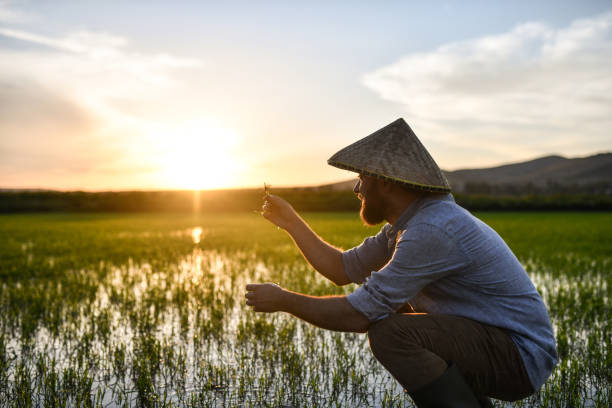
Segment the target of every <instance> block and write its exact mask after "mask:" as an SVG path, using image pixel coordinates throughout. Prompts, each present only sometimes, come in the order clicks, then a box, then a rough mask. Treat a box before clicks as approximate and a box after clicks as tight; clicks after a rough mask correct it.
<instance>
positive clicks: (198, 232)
mask: <svg viewBox="0 0 612 408" xmlns="http://www.w3.org/2000/svg"><path fill="white" fill-rule="evenodd" d="M201 238H202V228H201V227H195V228H194V229H192V230H191V239H193V243H194V244H199V243H200V239H201Z"/></svg>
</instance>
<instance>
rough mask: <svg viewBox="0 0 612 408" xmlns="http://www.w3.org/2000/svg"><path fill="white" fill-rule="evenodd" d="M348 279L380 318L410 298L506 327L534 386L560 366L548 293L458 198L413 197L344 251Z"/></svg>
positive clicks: (421, 308) (423, 306)
mask: <svg viewBox="0 0 612 408" xmlns="http://www.w3.org/2000/svg"><path fill="white" fill-rule="evenodd" d="M342 261H343V263H344V269H345V271H346V274H347V275H348V277H349V279H351V280H352V281H353V282H355V283H363V285H361V286H360V287H359V288H358V289H357V290H356V291H355V292H353V293H352V294H350V295H348V297H347V300H348V301H349V303H350V304H351V305H352V306H353V307H354V308H355V309H357V310H358V311H359V312H361V313H362V314H363V315H364V316H366V317H367V318H368V319H369V320H370V321H376V320H379V319H382V318H384V317H386V316H387V315H389V314H390V313H395V312H396V311H397V310H398V309H399V308H400V307H402V306H404V305H405V304H406V303H408V302H409V303H410V305H411V306H412V307H413V308H414V309H415V311H416V312H425V313H433V314H447V315H455V316H461V317H465V318H468V319H472V320H476V321H479V322H482V323H484V324H487V325H491V326H496V327H499V328H501V329H504V330H505V331H506V332H507V333H508V334H509V335H510V337H511V338H512V340H513V341H514V343H515V344H516V346H517V348H518V350H519V353H520V355H521V357H522V359H523V363H524V365H525V369H526V370H527V373H528V375H529V379H530V381H531V384H532V385H533V388H534V390H536V391H537V390H538V389H539V388H540V387H541V386H542V384H544V382H545V381H546V379H547V378H548V377H549V375H550V373H551V372H552V369H553V367H554V366H555V365H556V364H557V352H556V349H555V339H554V335H553V331H552V327H551V325H550V319H549V317H548V312H547V311H546V306H545V305H544V303H543V302H542V298H541V297H540V295H539V293H538V292H537V290H536V288H535V287H534V285H533V283H532V282H531V280H530V279H529V277H528V276H527V273H526V272H525V269H524V268H523V266H522V265H521V264H520V262H519V261H518V259H517V258H516V256H515V255H514V254H513V253H512V251H511V250H510V248H509V247H508V246H507V245H506V243H505V242H504V240H503V239H502V238H501V237H500V236H499V235H498V234H497V233H496V232H495V231H494V230H493V229H492V228H491V227H489V226H488V225H486V224H485V223H484V222H482V221H480V220H479V219H478V218H476V217H474V216H473V215H472V214H470V213H469V212H468V211H467V210H465V209H464V208H462V207H460V206H459V205H457V204H455V201H454V199H453V198H452V196H451V195H450V194H449V195H446V196H440V195H437V196H429V197H427V196H426V197H424V198H421V199H419V200H417V201H415V202H413V203H412V204H411V205H410V206H409V207H408V208H407V209H406V211H404V213H403V214H402V215H401V216H400V218H399V219H398V220H397V221H396V222H395V223H394V224H393V226H391V225H389V224H386V225H385V226H384V227H383V228H382V229H381V231H380V232H379V233H378V234H377V235H376V236H373V237H369V238H366V239H365V240H364V241H363V243H362V244H361V245H359V246H357V247H355V248H353V249H350V250H348V251H345V252H344V253H343V254H342Z"/></svg>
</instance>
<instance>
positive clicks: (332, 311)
mask: <svg viewBox="0 0 612 408" xmlns="http://www.w3.org/2000/svg"><path fill="white" fill-rule="evenodd" d="M280 310H281V311H284V312H287V313H291V314H292V315H294V316H295V317H298V318H300V319H302V320H305V321H306V322H308V323H311V324H313V325H315V326H318V327H321V328H323V329H328V330H335V331H343V332H360V333H364V332H366V331H367V330H368V327H369V326H370V322H369V320H368V319H367V318H366V317H365V316H364V315H362V314H361V313H360V312H358V311H357V310H356V309H355V308H353V306H351V304H350V303H349V302H348V300H346V297H345V296H327V297H316V296H308V295H303V294H301V293H296V292H291V291H288V290H284V291H283V294H282V296H281V300H280Z"/></svg>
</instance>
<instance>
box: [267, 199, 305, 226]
mask: <svg viewBox="0 0 612 408" xmlns="http://www.w3.org/2000/svg"><path fill="white" fill-rule="evenodd" d="M262 211H263V212H262V215H263V216H264V218H266V219H267V220H269V221H270V222H272V223H273V224H275V225H277V226H279V227H281V228H282V229H285V230H286V229H288V228H289V227H290V226H291V225H293V224H295V223H296V222H298V221H299V219H300V218H299V216H298V214H297V213H296V212H295V210H294V209H293V207H292V206H291V204H289V203H288V202H287V201H285V200H283V199H282V198H280V197H279V196H275V195H272V194H269V195H267V196H266V197H265V199H264V204H263V207H262Z"/></svg>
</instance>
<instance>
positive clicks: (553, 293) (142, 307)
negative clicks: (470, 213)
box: [0, 227, 609, 407]
mask: <svg viewBox="0 0 612 408" xmlns="http://www.w3.org/2000/svg"><path fill="white" fill-rule="evenodd" d="M172 234H181V238H186V237H188V236H191V238H192V240H193V242H194V244H198V243H199V242H200V241H201V239H202V234H203V232H202V228H201V227H196V228H191V229H188V230H180V231H177V232H172ZM565 261H566V265H568V266H567V267H571V268H580V270H581V271H582V274H581V276H580V277H576V275H572V274H570V273H561V274H560V273H559V271H558V268H557V267H553V266H551V265H549V264H547V263H543V262H541V261H540V260H538V259H527V260H526V261H525V262H524V263H523V265H525V267H526V269H527V270H528V272H529V275H530V276H531V278H532V280H533V282H534V284H535V286H536V287H537V289H538V291H539V292H540V293H541V295H542V298H543V299H544V301H545V302H546V303H547V305H549V307H551V310H552V311H553V313H552V314H551V321H552V325H553V328H554V332H555V334H556V335H557V338H558V339H560V340H559V341H560V343H559V350H560V351H561V352H565V353H566V356H570V357H571V358H570V357H566V359H567V360H566V361H567V364H566V366H565V367H566V368H565V369H566V370H569V371H571V370H575V371H578V370H584V367H582V365H581V364H582V359H580V358H579V357H575V356H574V354H572V353H583V354H581V356H584V355H588V356H590V357H589V358H590V360H591V361H599V360H601V361H605V353H606V346H605V344H606V343H607V340H606V338H604V336H605V333H607V332H608V326H609V315H608V313H606V310H609V294H608V293H607V290H608V281H609V278H608V276H607V275H606V271H607V270H608V268H609V262H608V261H601V262H598V263H594V262H591V261H590V260H588V262H587V261H585V260H584V259H583V258H576V259H574V258H572V257H568V258H567V259H566V260H565ZM49 262H52V261H51V259H49ZM153 265H154V264H153V263H151V264H149V263H146V262H143V263H136V262H134V261H132V260H131V259H130V260H129V261H128V262H126V263H125V264H121V265H112V264H110V263H109V262H108V261H104V262H100V263H99V266H98V268H99V270H98V271H96V270H95V269H96V268H94V270H79V271H75V272H74V278H75V279H76V281H78V282H91V292H89V293H88V296H87V297H83V298H79V299H72V300H69V301H67V302H64V303H61V302H60V303H58V304H60V305H62V306H61V308H54V307H51V306H53V302H51V304H50V305H47V303H45V307H47V306H49V308H48V309H46V310H47V311H46V312H45V313H49V315H50V316H54V317H55V318H54V319H50V320H49V321H50V322H52V323H53V322H57V326H54V325H52V324H51V325H50V324H48V323H47V324H46V325H40V326H38V327H36V328H35V329H34V330H33V331H32V332H31V333H30V334H29V337H28V338H22V337H20V336H19V335H16V336H14V337H12V338H9V339H8V341H7V342H6V343H5V346H4V350H5V352H6V353H7V355H10V356H12V357H11V358H13V359H14V360H15V361H18V359H21V358H23V361H24V363H25V366H26V367H28V369H29V370H30V372H32V373H34V372H38V373H44V370H43V368H44V369H45V370H57V372H60V373H62V372H63V373H69V372H71V371H70V370H75V372H78V373H86V375H89V376H90V378H91V380H92V387H93V389H94V390H100V392H103V396H102V401H103V405H105V404H108V405H122V402H121V401H123V402H126V401H127V402H128V405H139V404H140V402H141V401H139V400H138V398H139V397H138V396H142V395H149V394H147V393H150V392H153V390H155V392H158V393H163V392H164V390H168V393H169V394H168V398H169V399H170V401H172V402H173V403H174V404H176V405H183V404H184V403H185V398H187V397H188V396H189V395H198V396H199V397H198V398H201V399H202V401H204V402H205V403H206V404H209V406H219V407H224V406H236V405H241V403H240V401H247V400H248V401H260V402H265V404H268V405H273V406H302V405H300V404H297V405H296V404H295V401H306V400H308V401H310V403H312V404H313V405H314V404H316V405H320V406H327V405H328V403H329V404H332V405H333V403H336V402H337V403H338V405H339V406H345V407H346V406H373V407H381V406H398V407H410V406H412V404H411V402H410V399H409V398H408V397H407V396H406V395H405V394H404V393H403V391H402V389H401V386H399V385H398V383H397V382H395V381H394V380H393V379H392V378H391V377H390V375H389V374H388V373H387V372H386V371H385V370H384V369H383V368H382V367H381V366H380V364H378V363H377V362H376V361H375V360H374V358H373V356H372V355H371V353H370V351H369V347H368V343H367V337H366V336H364V335H360V334H352V333H336V332H330V331H325V330H321V329H317V328H315V327H313V326H311V325H308V324H306V323H304V322H302V321H300V320H297V319H295V318H293V317H292V316H289V315H286V314H269V315H267V314H255V313H253V312H252V311H251V310H249V309H248V308H247V307H246V306H245V304H244V287H245V285H246V284H247V283H249V282H265V281H279V282H281V283H282V285H283V286H285V287H287V288H289V289H293V288H308V289H307V290H308V292H309V293H311V294H315V295H317V294H327V293H331V292H330V291H331V290H332V286H331V285H330V284H329V283H328V282H327V281H325V280H324V279H323V278H321V277H319V276H317V275H316V274H315V273H314V271H312V269H311V268H310V267H309V266H308V265H307V264H306V263H305V262H303V260H302V259H301V258H292V259H289V260H287V259H282V258H281V259H277V258H274V257H265V256H261V255H259V254H258V253H257V252H256V251H253V250H251V251H249V250H245V251H233V252H231V253H227V252H223V251H218V250H206V249H201V248H199V247H196V248H195V249H193V250H192V251H191V252H190V253H189V254H187V255H186V256H183V257H181V258H180V259H177V260H176V261H175V262H171V263H169V264H167V265H162V266H153ZM100 271H104V273H100ZM6 285H8V283H4V282H3V283H2V285H1V286H0V287H2V288H3V290H4V291H5V290H6ZM14 288H15V290H22V286H21V283H20V282H17V283H15V284H14ZM49 289H52V291H53V293H56V295H57V297H58V298H61V297H62V296H64V295H63V294H64V293H65V291H66V290H69V285H66V284H63V283H62V282H61V281H60V282H56V283H54V286H53V287H51V288H48V287H47V288H44V287H43V286H40V287H38V289H36V293H40V294H44V293H45V291H46V290H49ZM345 289H346V291H348V292H350V291H351V290H352V289H351V287H345ZM555 310H563V313H561V314H559V313H555V312H554V311H555ZM594 328H599V330H593V329H594ZM0 340H1V339H0ZM564 350H565V351H564ZM585 353H586V354H585ZM582 358H584V357H582ZM88 367H89V368H88ZM93 367H95V368H93ZM41 370H42V371H41ZM580 372H582V371H580ZM9 374H10V378H11V380H14V379H15V378H16V377H15V376H16V375H17V371H16V369H15V368H11V369H10V373H9ZM39 375H43V374H39ZM557 377H558V378H562V377H561V374H554V376H553V378H554V379H556V378H557ZM581 378H582V381H584V384H588V385H587V386H586V388H585V389H584V392H585V393H586V394H587V395H594V393H595V392H596V390H597V389H598V388H597V387H601V382H593V379H594V378H596V377H593V376H591V375H584V376H583V377H581ZM555 381H556V380H555ZM559 381H560V380H559ZM206 404H204V405H206ZM243 405H244V404H243ZM261 406H264V405H261ZM502 406H508V407H509V406H511V405H509V404H504V405H502ZM586 406H589V403H587V404H586Z"/></svg>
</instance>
